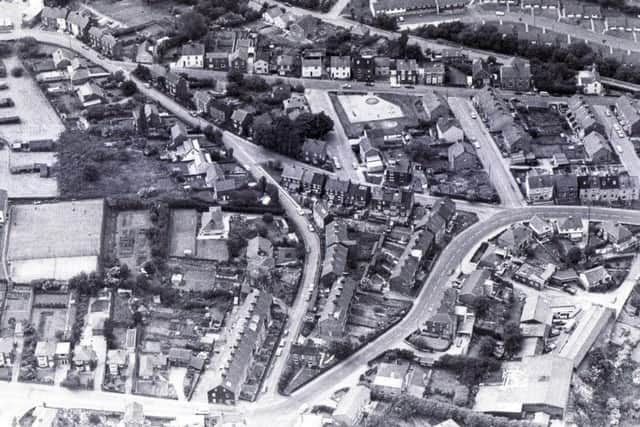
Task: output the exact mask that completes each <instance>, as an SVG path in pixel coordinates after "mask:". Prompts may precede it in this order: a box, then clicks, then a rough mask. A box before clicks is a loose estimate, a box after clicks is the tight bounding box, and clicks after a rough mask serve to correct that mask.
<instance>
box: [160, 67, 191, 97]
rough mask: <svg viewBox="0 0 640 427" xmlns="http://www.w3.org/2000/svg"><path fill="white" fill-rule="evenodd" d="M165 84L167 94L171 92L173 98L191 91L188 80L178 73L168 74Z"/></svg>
mask: <svg viewBox="0 0 640 427" xmlns="http://www.w3.org/2000/svg"><path fill="white" fill-rule="evenodd" d="M165 84H166V89H167V92H169V94H170V95H171V96H176V94H178V93H186V92H187V91H188V90H189V83H188V82H187V80H186V79H185V78H184V77H182V76H181V75H178V74H176V73H172V72H169V73H167V77H166V79H165Z"/></svg>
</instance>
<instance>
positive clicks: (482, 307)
mask: <svg viewBox="0 0 640 427" xmlns="http://www.w3.org/2000/svg"><path fill="white" fill-rule="evenodd" d="M492 304H493V302H492V300H491V298H489V297H485V296H479V297H476V298H474V300H473V309H474V310H475V312H476V314H477V315H478V317H483V316H484V315H485V314H487V312H488V311H489V309H490V308H491V305H492Z"/></svg>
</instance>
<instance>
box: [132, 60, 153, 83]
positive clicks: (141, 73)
mask: <svg viewBox="0 0 640 427" xmlns="http://www.w3.org/2000/svg"><path fill="white" fill-rule="evenodd" d="M132 74H133V75H134V76H136V77H137V78H139V79H140V80H143V81H145V82H146V81H149V80H151V70H149V68H148V67H145V66H144V65H142V64H138V66H137V67H136V69H135V70H133V72H132Z"/></svg>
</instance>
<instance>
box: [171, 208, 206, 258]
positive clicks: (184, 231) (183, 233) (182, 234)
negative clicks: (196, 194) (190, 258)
mask: <svg viewBox="0 0 640 427" xmlns="http://www.w3.org/2000/svg"><path fill="white" fill-rule="evenodd" d="M198 217H199V214H198V212H197V211H196V210H194V209H176V210H173V211H171V221H170V225H169V255H170V256H177V257H181V256H185V252H186V253H191V254H195V253H196V233H197V230H198V228H197V227H198Z"/></svg>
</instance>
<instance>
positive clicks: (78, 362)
mask: <svg viewBox="0 0 640 427" xmlns="http://www.w3.org/2000/svg"><path fill="white" fill-rule="evenodd" d="M72 361H73V364H74V366H75V367H76V368H81V369H84V370H86V371H89V370H91V369H92V367H93V366H95V365H96V364H97V362H98V355H97V354H96V352H95V350H94V349H93V348H92V347H90V346H86V345H78V346H76V347H74V349H73V359H72Z"/></svg>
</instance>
